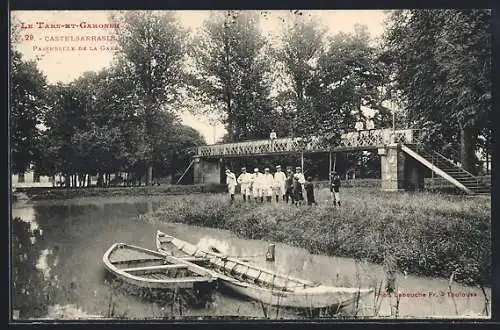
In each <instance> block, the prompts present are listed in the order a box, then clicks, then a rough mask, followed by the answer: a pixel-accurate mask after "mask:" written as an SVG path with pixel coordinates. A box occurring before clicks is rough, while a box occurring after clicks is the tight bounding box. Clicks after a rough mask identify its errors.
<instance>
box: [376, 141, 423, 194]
mask: <svg viewBox="0 0 500 330" xmlns="http://www.w3.org/2000/svg"><path fill="white" fill-rule="evenodd" d="M378 153H379V155H380V156H381V157H380V163H381V164H380V165H381V171H380V172H381V176H382V182H381V188H382V191H403V190H420V189H423V188H424V171H423V168H422V166H421V165H420V164H419V163H418V162H417V161H416V160H415V159H413V158H412V157H409V156H407V155H405V153H404V152H403V151H402V150H401V148H399V146H398V145H397V144H391V145H389V146H387V147H386V148H381V149H379V150H378Z"/></svg>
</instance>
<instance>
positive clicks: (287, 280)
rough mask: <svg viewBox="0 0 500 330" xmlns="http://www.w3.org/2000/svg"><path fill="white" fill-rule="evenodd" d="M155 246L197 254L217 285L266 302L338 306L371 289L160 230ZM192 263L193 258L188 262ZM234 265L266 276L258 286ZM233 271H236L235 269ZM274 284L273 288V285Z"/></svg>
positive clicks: (177, 253) (181, 253)
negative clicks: (330, 282)
mask: <svg viewBox="0 0 500 330" xmlns="http://www.w3.org/2000/svg"><path fill="white" fill-rule="evenodd" d="M156 247H157V249H158V251H159V252H162V253H165V254H167V255H175V256H177V257H186V256H191V257H198V258H199V260H200V262H201V263H200V265H202V266H203V267H205V268H207V269H208V270H210V271H211V272H213V275H214V276H215V277H218V278H219V280H220V282H221V285H222V286H224V287H225V288H227V289H229V290H231V291H232V292H234V293H236V294H239V295H242V296H245V297H247V298H250V299H252V300H256V301H260V302H262V303H264V304H266V305H272V306H282V307H290V308H313V309H317V308H332V307H333V308H341V307H347V306H349V305H351V304H353V303H354V302H356V301H357V300H359V299H361V298H363V297H365V296H367V295H369V294H371V293H372V292H373V290H371V289H360V288H344V287H330V286H323V285H319V284H317V283H313V282H309V281H306V280H301V279H297V278H294V277H291V276H287V275H281V274H275V273H273V272H272V271H270V270H267V269H264V268H262V267H258V266H256V265H251V264H249V263H246V262H244V261H240V260H238V259H236V258H230V257H226V256H223V255H222V254H219V253H216V252H211V251H204V250H200V249H198V248H195V247H194V246H193V245H192V244H190V243H187V242H184V241H182V240H179V239H177V238H174V237H172V236H169V235H167V234H165V233H163V232H161V231H158V232H157V234H156ZM192 262H196V261H194V260H193V261H192ZM238 267H239V268H240V269H241V268H244V269H247V272H246V273H245V274H246V275H248V274H251V273H252V272H253V274H258V275H257V276H253V278H255V279H259V277H265V276H263V275H262V274H265V275H266V276H267V279H266V278H264V280H263V281H261V282H260V285H259V284H257V283H255V282H256V281H253V278H252V276H250V278H249V277H248V276H247V277H246V279H245V280H242V277H241V275H242V273H239V272H238ZM235 270H236V271H235ZM275 284H276V285H277V287H276V288H275V287H274V285H275Z"/></svg>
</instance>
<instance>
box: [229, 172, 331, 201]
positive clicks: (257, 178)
mask: <svg viewBox="0 0 500 330" xmlns="http://www.w3.org/2000/svg"><path fill="white" fill-rule="evenodd" d="M226 184H227V187H228V192H229V195H230V196H231V202H232V201H234V195H235V191H236V186H237V185H239V186H240V188H241V195H242V196H243V201H251V200H252V197H253V199H254V200H255V202H261V203H263V202H264V198H266V200H267V202H269V203H270V202H271V201H272V200H273V196H274V197H275V199H276V203H278V202H279V201H280V200H282V201H283V202H285V203H289V202H291V203H292V204H296V205H299V204H303V203H304V194H303V191H305V192H306V194H305V195H306V201H307V204H308V205H314V204H316V200H315V197H314V184H313V179H312V177H311V176H309V177H307V180H306V178H305V177H304V174H303V173H302V168H301V167H300V166H297V167H296V168H295V173H294V172H293V170H292V167H287V169H286V173H285V172H283V171H282V169H281V165H276V172H275V173H274V174H272V173H271V172H270V169H269V167H266V168H264V173H262V172H261V171H260V170H259V168H254V170H253V173H249V172H247V169H246V167H242V168H241V174H240V175H239V176H238V177H236V174H235V173H233V172H231V170H230V169H226ZM339 189H340V177H339V175H338V174H337V173H335V172H332V173H330V191H331V196H332V199H333V201H334V204H335V205H338V206H340V196H339Z"/></svg>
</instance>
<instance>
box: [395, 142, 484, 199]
mask: <svg viewBox="0 0 500 330" xmlns="http://www.w3.org/2000/svg"><path fill="white" fill-rule="evenodd" d="M401 148H402V150H403V151H404V152H405V153H407V154H408V155H410V156H412V157H413V158H415V159H416V160H418V161H419V162H420V163H422V164H423V165H425V166H426V167H427V168H429V169H430V170H431V171H433V172H434V173H436V174H438V175H439V176H441V177H443V178H444V179H446V180H447V181H449V182H450V183H452V184H453V185H455V186H456V187H458V188H459V189H461V190H463V191H465V192H466V193H468V194H473V195H480V194H490V193H491V188H490V187H489V186H487V185H485V184H483V183H481V182H480V181H479V179H478V178H477V177H476V176H474V175H472V174H471V173H469V172H467V171H466V170H464V169H463V168H461V167H460V166H458V165H457V164H455V163H454V162H453V161H452V160H450V159H448V158H446V157H445V156H443V155H441V154H440V153H439V152H436V151H428V150H424V149H423V148H415V147H412V148H410V147H408V146H407V145H402V146H401Z"/></svg>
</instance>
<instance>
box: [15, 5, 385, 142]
mask: <svg viewBox="0 0 500 330" xmlns="http://www.w3.org/2000/svg"><path fill="white" fill-rule="evenodd" d="M175 12H176V15H177V16H178V17H179V20H180V22H181V24H182V25H183V26H184V27H186V28H189V29H191V30H192V31H193V32H196V30H197V29H199V28H200V27H201V25H202V23H203V21H204V20H205V19H206V18H208V15H209V11H195V10H183V11H181V10H179V11H175ZM302 12H303V13H304V15H310V16H312V17H313V18H314V19H317V20H318V21H320V22H321V23H322V24H323V25H325V26H326V27H327V28H328V32H327V33H328V34H330V35H335V34H336V33H338V32H341V31H343V32H353V31H354V26H355V24H363V25H366V26H367V27H368V31H369V32H370V34H371V36H372V37H373V38H377V37H380V36H381V34H382V32H383V30H384V20H385V14H384V11H383V10H309V11H302ZM111 13H113V11H110V10H108V11H102V10H99V11H98V10H95V11H45V10H44V11H12V12H11V24H12V26H14V25H18V26H19V27H21V29H20V32H21V41H20V42H19V43H18V44H17V45H16V48H17V50H19V51H20V52H21V53H22V54H23V56H24V57H25V58H26V59H35V58H38V60H37V61H38V67H39V69H40V70H41V71H42V72H43V73H44V74H45V75H46V77H47V80H48V82H49V83H56V82H58V81H61V82H63V83H68V82H70V81H72V80H74V79H76V78H78V77H79V76H81V75H82V73H84V72H86V71H99V70H101V69H103V68H105V67H107V66H109V65H110V64H111V61H112V59H113V50H114V47H115V45H116V41H115V40H114V29H112V28H106V27H104V25H105V24H108V23H110V21H109V15H110V14H111ZM288 13H289V11H279V10H272V11H267V13H266V16H265V17H266V18H264V19H261V23H260V27H261V30H262V32H263V34H264V35H267V36H270V37H273V36H277V35H278V34H279V32H280V30H279V29H280V27H281V26H282V24H280V23H281V17H283V16H284V15H286V14H288ZM21 23H22V24H23V25H22V26H21ZM51 24H52V26H51ZM57 24H60V25H62V27H55V26H57ZM66 24H68V25H66ZM82 39H83V41H82ZM83 47H85V50H83V49H81V48H83ZM181 119H182V122H183V123H184V124H185V125H188V126H191V127H193V128H195V129H196V130H198V131H199V132H200V133H201V134H202V135H203V136H204V137H205V140H206V141H207V143H209V144H210V143H214V141H215V140H218V139H220V138H221V137H222V136H223V135H224V134H225V130H224V127H223V126H222V125H217V126H215V127H214V126H211V125H210V124H209V122H208V119H206V118H203V117H199V116H193V115H192V114H190V113H189V112H188V111H182V115H181Z"/></svg>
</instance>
